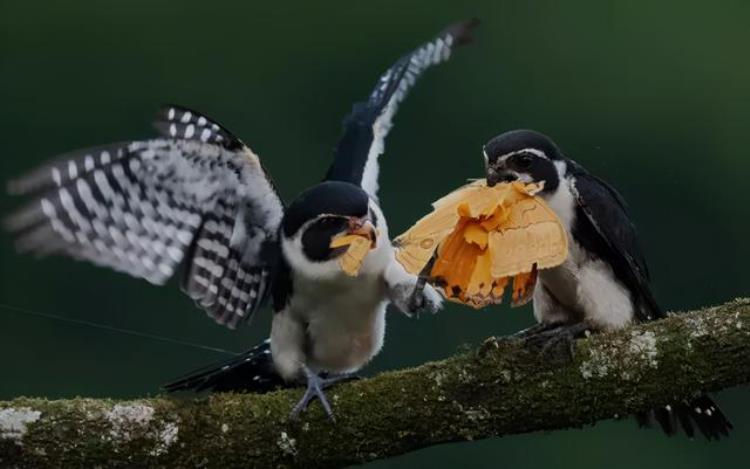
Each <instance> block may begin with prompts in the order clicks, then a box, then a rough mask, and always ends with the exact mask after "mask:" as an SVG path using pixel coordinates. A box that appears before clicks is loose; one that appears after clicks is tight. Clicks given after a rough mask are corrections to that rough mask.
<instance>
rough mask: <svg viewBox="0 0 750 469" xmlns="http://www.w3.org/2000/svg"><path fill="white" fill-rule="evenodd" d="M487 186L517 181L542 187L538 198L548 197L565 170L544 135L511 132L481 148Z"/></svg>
mask: <svg viewBox="0 0 750 469" xmlns="http://www.w3.org/2000/svg"><path fill="white" fill-rule="evenodd" d="M484 159H485V166H486V170H487V185H489V186H494V185H495V184H497V183H498V182H511V181H521V182H524V183H537V184H543V185H544V188H543V189H542V192H541V194H540V195H542V196H543V195H545V194H552V193H554V192H555V191H556V190H557V187H558V186H559V184H560V178H562V177H563V176H564V175H565V171H566V168H567V165H566V162H565V158H564V156H563V155H562V152H561V151H560V149H559V148H558V147H557V145H555V143H554V142H553V141H552V140H551V139H550V138H549V137H547V136H546V135H543V134H541V133H539V132H535V131H533V130H513V131H510V132H505V133H503V134H500V135H498V136H497V137H494V138H493V139H492V140H490V141H489V142H487V144H485V145H484Z"/></svg>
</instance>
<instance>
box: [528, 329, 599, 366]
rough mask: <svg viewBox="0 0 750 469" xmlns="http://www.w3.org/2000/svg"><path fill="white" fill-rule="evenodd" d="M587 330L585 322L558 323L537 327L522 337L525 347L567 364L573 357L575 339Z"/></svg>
mask: <svg viewBox="0 0 750 469" xmlns="http://www.w3.org/2000/svg"><path fill="white" fill-rule="evenodd" d="M587 330H588V325H586V324H585V323H576V324H572V325H558V326H555V327H548V328H546V329H539V330H538V331H535V332H534V333H532V334H529V335H526V336H525V337H523V339H524V344H525V345H526V346H527V347H529V348H531V349H533V350H536V351H537V352H538V353H539V354H540V355H542V356H544V357H545V358H547V359H549V360H551V361H553V362H557V363H564V364H568V363H571V362H572V361H573V359H574V358H575V343H576V339H578V338H579V337H582V336H583V335H584V334H585V333H586V331H587ZM522 332H523V331H522Z"/></svg>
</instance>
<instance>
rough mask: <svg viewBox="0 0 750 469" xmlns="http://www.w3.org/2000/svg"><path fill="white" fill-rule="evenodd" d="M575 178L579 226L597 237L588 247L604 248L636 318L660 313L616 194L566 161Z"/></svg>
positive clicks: (633, 231)
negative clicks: (580, 216)
mask: <svg viewBox="0 0 750 469" xmlns="http://www.w3.org/2000/svg"><path fill="white" fill-rule="evenodd" d="M570 165H571V166H572V171H571V172H572V175H573V176H574V177H575V184H574V186H575V187H574V192H575V196H576V199H577V202H578V209H579V210H578V214H579V215H583V217H584V220H582V222H583V226H586V224H588V225H589V226H590V227H591V228H592V229H593V231H594V232H595V233H597V235H598V239H592V240H590V241H591V243H592V245H593V246H592V249H593V250H594V251H595V252H596V251H597V250H600V251H606V252H604V253H600V254H605V255H606V256H605V257H606V258H607V259H612V268H613V269H614V271H615V275H617V277H618V278H620V279H622V281H623V282H624V283H625V285H626V286H627V287H628V288H629V290H630V291H631V292H632V294H633V297H634V298H633V299H634V302H635V305H636V312H635V313H636V317H637V319H638V320H640V321H648V320H652V319H656V318H661V317H663V316H664V313H663V312H662V310H661V308H660V307H659V305H658V304H657V302H656V299H655V298H654V296H653V293H652V292H651V288H650V287H649V271H648V266H647V265H646V258H645V256H644V255H643V251H642V250H641V247H640V244H639V242H638V235H637V232H636V229H635V226H634V225H633V222H632V221H631V220H630V217H629V216H628V213H627V207H626V206H625V201H624V199H623V198H622V196H620V194H619V193H618V192H617V191H616V190H615V189H614V188H613V187H611V186H610V185H609V184H607V183H606V182H604V181H603V180H601V179H599V178H597V177H596V176H593V175H591V174H589V173H587V172H586V171H585V170H583V168H581V167H580V166H578V165H576V164H575V163H574V162H572V161H571V162H570Z"/></svg>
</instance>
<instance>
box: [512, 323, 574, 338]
mask: <svg viewBox="0 0 750 469" xmlns="http://www.w3.org/2000/svg"><path fill="white" fill-rule="evenodd" d="M561 326H562V324H560V323H544V322H540V323H538V324H534V325H533V326H531V327H529V328H526V329H523V330H521V331H518V332H516V333H515V334H512V335H510V336H509V338H511V339H522V340H526V339H528V338H529V337H532V336H535V335H537V334H541V333H543V332H549V331H552V330H555V329H558V328H560V327H561Z"/></svg>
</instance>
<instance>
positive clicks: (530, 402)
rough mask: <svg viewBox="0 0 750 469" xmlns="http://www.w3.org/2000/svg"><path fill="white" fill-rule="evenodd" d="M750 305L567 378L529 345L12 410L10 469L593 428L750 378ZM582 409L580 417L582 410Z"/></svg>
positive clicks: (351, 455)
mask: <svg viewBox="0 0 750 469" xmlns="http://www.w3.org/2000/svg"><path fill="white" fill-rule="evenodd" d="M748 356H750V300H747V299H738V300H735V301H732V302H729V303H726V304H724V305H721V306H716V307H711V308H705V309H702V310H698V311H692V312H687V313H683V314H674V315H671V316H670V317H668V318H666V319H664V320H661V321H656V322H653V323H648V324H642V325H638V326H634V327H631V328H628V329H625V330H622V331H618V332H614V333H608V334H595V335H592V336H591V337H589V338H587V339H583V340H580V341H578V343H577V344H576V347H575V358H574V360H573V362H572V363H570V364H568V365H566V366H560V365H559V364H551V363H548V362H545V360H543V359H542V358H541V357H540V356H539V355H538V354H535V353H533V352H531V351H529V350H526V349H524V347H523V346H522V344H521V343H520V342H519V341H517V340H504V339H495V338H490V339H488V340H487V341H485V342H484V343H483V344H481V346H479V347H478V348H477V349H476V350H473V351H470V352H464V353H461V354H458V355H456V356H453V357H450V358H448V359H446V360H442V361H439V362H432V363H427V364H424V365H422V366H419V367H416V368H411V369H405V370H398V371H392V372H388V373H383V374H381V375H378V376H376V377H374V378H372V379H367V380H361V381H357V382H351V383H346V384H343V385H340V386H337V387H335V388H333V389H331V390H330V391H329V397H330V398H331V401H332V404H333V407H334V411H335V413H336V418H337V420H336V423H332V422H330V421H329V420H328V419H327V418H326V416H325V415H324V414H323V412H322V411H321V409H320V407H319V406H318V405H317V404H314V405H313V406H312V408H311V409H309V410H308V411H307V412H306V413H305V414H303V417H302V418H301V420H300V421H298V422H293V421H289V420H288V419H287V416H288V413H289V410H290V409H291V407H292V405H293V404H294V402H296V400H297V399H298V398H299V395H300V393H301V390H287V391H280V392H275V393H270V394H266V395H260V396H259V395H238V394H221V395H212V396H208V397H201V398H189V399H186V398H174V397H166V396H159V397H154V398H146V399H138V400H133V401H116V400H111V399H85V398H76V399H69V400H56V401H50V400H46V399H32V398H18V399H15V400H12V401H7V402H0V466H2V467H28V468H45V467H95V466H98V467H223V468H232V467H243V468H244V467H285V466H305V467H336V466H343V465H347V464H352V463H359V462H365V461H370V460H374V459H380V458H386V457H389V456H395V455H398V454H403V453H406V452H409V451H413V450H416V449H419V448H423V447H426V446H430V445H435V444H439V443H444V442H450V441H462V440H477V439H481V438H488V437H493V436H500V435H507V434H514V433H523V432H530V431H536V430H551V429H560V428H571V427H580V426H582V425H588V424H592V423H594V422H596V421H598V420H602V419H608V418H612V417H614V416H616V415H620V416H622V415H627V414H630V413H633V412H635V411H639V410H645V409H649V408H651V407H655V406H661V405H665V404H668V403H670V402H674V401H678V400H682V399H684V398H686V397H690V396H692V395H694V394H696V393H700V392H705V391H711V390H716V389H721V388H725V387H728V386H733V385H738V384H742V383H745V382H747V381H748V380H749V379H750V360H747V357H748ZM570 402H575V403H576V405H574V406H571V405H569V403H570Z"/></svg>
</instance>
